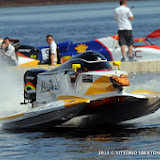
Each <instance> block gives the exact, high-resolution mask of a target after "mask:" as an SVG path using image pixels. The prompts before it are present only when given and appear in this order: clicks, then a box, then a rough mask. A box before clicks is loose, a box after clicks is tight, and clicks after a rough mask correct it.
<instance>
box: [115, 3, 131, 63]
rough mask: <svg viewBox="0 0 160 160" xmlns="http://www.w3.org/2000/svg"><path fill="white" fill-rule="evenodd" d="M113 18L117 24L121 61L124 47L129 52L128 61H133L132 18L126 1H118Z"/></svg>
mask: <svg viewBox="0 0 160 160" xmlns="http://www.w3.org/2000/svg"><path fill="white" fill-rule="evenodd" d="M114 17H115V19H116V21H117V24H118V36H119V45H120V46H121V53H122V59H121V61H122V62H123V61H125V56H126V45H127V46H128V51H129V61H133V60H134V59H133V55H132V50H133V33H132V24H131V21H132V20H133V19H134V16H133V14H132V12H131V10H130V8H128V7H127V0H120V6H119V7H117V8H116V9H115V10H114Z"/></svg>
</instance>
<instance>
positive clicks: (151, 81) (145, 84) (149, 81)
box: [122, 74, 160, 127]
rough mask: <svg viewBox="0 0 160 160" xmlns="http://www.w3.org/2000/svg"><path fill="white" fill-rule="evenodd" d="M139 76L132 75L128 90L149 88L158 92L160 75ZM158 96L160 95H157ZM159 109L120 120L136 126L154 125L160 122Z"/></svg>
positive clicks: (159, 90)
mask: <svg viewBox="0 0 160 160" xmlns="http://www.w3.org/2000/svg"><path fill="white" fill-rule="evenodd" d="M142 77H143V78H140V77H134V76H133V79H131V86H130V88H129V91H130V92H132V91H134V90H149V91H157V92H160V81H159V78H160V75H158V74H145V75H144V76H142ZM157 96H160V95H157ZM159 122H160V109H159V110H157V111H156V112H154V113H152V114H150V115H147V116H143V117H139V118H136V119H132V120H128V121H125V122H122V124H136V125H137V126H138V127H146V126H147V127H154V126H158V125H159V124H160V123H159Z"/></svg>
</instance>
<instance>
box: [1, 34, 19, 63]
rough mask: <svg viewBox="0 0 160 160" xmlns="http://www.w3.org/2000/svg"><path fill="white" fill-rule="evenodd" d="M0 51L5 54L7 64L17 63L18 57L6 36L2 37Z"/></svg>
mask: <svg viewBox="0 0 160 160" xmlns="http://www.w3.org/2000/svg"><path fill="white" fill-rule="evenodd" d="M2 52H3V55H4V56H5V59H6V61H7V63H8V65H17V64H18V58H17V55H16V52H15V47H14V46H12V45H11V42H10V40H9V38H8V37H6V38H4V42H3V44H2Z"/></svg>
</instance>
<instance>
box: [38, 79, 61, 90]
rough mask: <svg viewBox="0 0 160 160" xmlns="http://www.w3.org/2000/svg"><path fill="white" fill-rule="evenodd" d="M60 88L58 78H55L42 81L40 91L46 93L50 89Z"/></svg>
mask: <svg viewBox="0 0 160 160" xmlns="http://www.w3.org/2000/svg"><path fill="white" fill-rule="evenodd" d="M59 89H60V84H59V82H58V81H57V79H55V80H54V81H52V80H48V81H42V83H41V90H40V93H46V92H49V91H53V90H59Z"/></svg>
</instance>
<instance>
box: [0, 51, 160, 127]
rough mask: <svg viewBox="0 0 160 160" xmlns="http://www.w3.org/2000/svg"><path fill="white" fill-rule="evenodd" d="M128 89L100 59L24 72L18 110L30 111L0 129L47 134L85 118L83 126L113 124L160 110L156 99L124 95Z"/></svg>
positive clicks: (87, 57) (79, 58)
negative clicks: (37, 131) (25, 105)
mask: <svg viewBox="0 0 160 160" xmlns="http://www.w3.org/2000/svg"><path fill="white" fill-rule="evenodd" d="M114 64H115V65H118V66H119V65H120V62H114ZM129 85H130V82H129V78H128V75H127V72H125V71H121V70H112V68H111V66H110V64H109V62H108V61H107V59H106V58H105V57H104V56H103V55H102V54H100V53H97V52H86V53H82V54H78V55H76V56H74V57H72V58H71V59H69V60H68V61H67V62H65V63H64V64H62V65H60V66H59V67H57V68H55V69H53V70H51V71H46V70H43V69H32V70H28V71H27V72H26V73H25V74H24V102H23V103H22V104H28V105H30V108H29V109H28V110H26V111H24V112H20V113H16V114H13V115H10V116H7V117H2V118H0V122H1V123H2V124H3V129H50V128H52V127H54V126H57V125H62V124H64V122H68V121H69V120H72V119H74V118H76V117H83V116H85V121H83V122H85V123H83V124H82V125H85V124H87V125H91V124H92V125H99V124H107V123H111V124H113V123H118V122H122V121H125V120H130V119H133V118H137V117H140V116H143V115H147V114H150V113H153V112H155V111H156V110H157V109H159V107H160V97H159V96H158V94H155V93H153V94H152V93H149V94H148V93H147V91H146V92H145V93H143V94H142V93H141V92H139V91H135V92H134V93H127V92H126V91H125V89H126V87H128V86H129ZM91 122H94V123H91Z"/></svg>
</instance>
